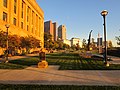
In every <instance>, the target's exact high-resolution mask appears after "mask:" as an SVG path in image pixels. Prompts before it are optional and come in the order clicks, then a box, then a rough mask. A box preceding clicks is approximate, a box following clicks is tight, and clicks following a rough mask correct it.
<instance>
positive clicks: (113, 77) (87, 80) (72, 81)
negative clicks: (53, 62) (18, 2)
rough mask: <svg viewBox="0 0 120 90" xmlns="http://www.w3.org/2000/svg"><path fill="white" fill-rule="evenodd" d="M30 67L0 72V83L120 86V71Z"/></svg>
mask: <svg viewBox="0 0 120 90" xmlns="http://www.w3.org/2000/svg"><path fill="white" fill-rule="evenodd" d="M58 68H59V66H49V67H48V68H45V69H40V68H37V67H36V66H31V67H28V68H26V69H23V70H5V69H4V70H2V69H1V70H0V83H2V84H3V83H4V84H40V85H43V84H44V85H110V86H113V85H114V86H120V70H114V71H113V70H103V71H100V70H98V71H97V70H58Z"/></svg>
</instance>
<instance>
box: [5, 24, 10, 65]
mask: <svg viewBox="0 0 120 90" xmlns="http://www.w3.org/2000/svg"><path fill="white" fill-rule="evenodd" d="M5 27H6V28H7V31H6V61H5V62H6V63H7V62H8V28H9V27H10V25H9V24H5Z"/></svg>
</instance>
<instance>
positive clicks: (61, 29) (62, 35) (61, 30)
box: [58, 25, 66, 40]
mask: <svg viewBox="0 0 120 90" xmlns="http://www.w3.org/2000/svg"><path fill="white" fill-rule="evenodd" d="M58 39H61V40H65V39H66V27H65V25H60V26H59V27H58Z"/></svg>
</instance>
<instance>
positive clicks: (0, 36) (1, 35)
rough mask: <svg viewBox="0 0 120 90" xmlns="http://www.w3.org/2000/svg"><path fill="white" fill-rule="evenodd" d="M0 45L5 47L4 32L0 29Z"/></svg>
mask: <svg viewBox="0 0 120 90" xmlns="http://www.w3.org/2000/svg"><path fill="white" fill-rule="evenodd" d="M0 47H2V48H5V47H6V32H4V31H0Z"/></svg>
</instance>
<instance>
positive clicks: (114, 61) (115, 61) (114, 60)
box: [92, 54, 120, 64]
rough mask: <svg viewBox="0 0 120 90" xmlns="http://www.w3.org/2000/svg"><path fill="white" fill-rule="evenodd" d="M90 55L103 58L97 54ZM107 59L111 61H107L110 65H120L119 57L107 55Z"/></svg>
mask: <svg viewBox="0 0 120 90" xmlns="http://www.w3.org/2000/svg"><path fill="white" fill-rule="evenodd" d="M92 55H93V56H98V57H102V58H103V55H99V54H92ZM107 57H108V58H110V59H111V60H112V61H108V62H109V63H110V64H120V57H115V56H109V55H107Z"/></svg>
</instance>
